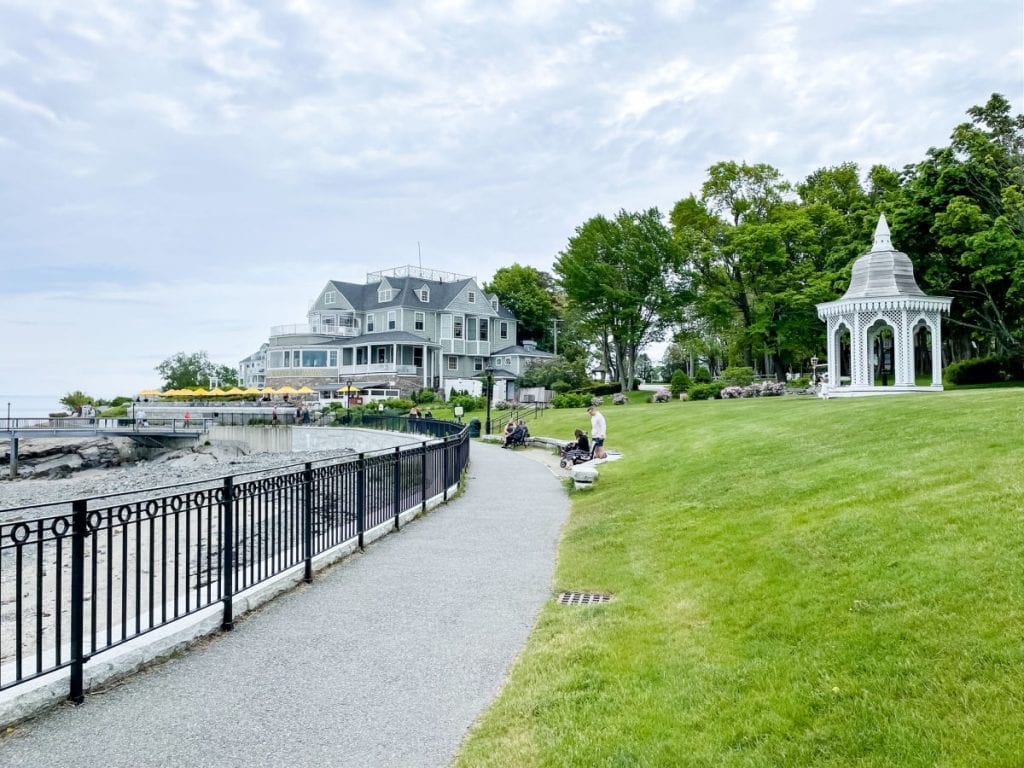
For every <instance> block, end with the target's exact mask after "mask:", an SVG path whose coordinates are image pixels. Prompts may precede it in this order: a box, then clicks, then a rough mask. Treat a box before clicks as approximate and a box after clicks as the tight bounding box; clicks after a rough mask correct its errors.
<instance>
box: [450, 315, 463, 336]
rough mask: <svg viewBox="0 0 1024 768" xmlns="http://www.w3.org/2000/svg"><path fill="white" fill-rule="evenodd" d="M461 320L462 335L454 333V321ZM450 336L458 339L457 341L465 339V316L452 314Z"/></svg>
mask: <svg viewBox="0 0 1024 768" xmlns="http://www.w3.org/2000/svg"><path fill="white" fill-rule="evenodd" d="M456 320H462V335H461V336H456V335H455V321H456ZM452 338H453V339H458V340H459V341H465V340H466V316H465V315H452Z"/></svg>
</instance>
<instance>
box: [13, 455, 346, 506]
mask: <svg viewBox="0 0 1024 768" xmlns="http://www.w3.org/2000/svg"><path fill="white" fill-rule="evenodd" d="M3 443H4V444H0V456H7V455H8V452H9V450H10V449H9V448H8V447H7V445H6V441H3ZM125 443H127V445H125ZM351 453H352V452H351V451H348V450H338V449H332V450H324V451H305V452H293V453H283V454H282V453H254V454H249V455H247V454H246V453H245V452H244V450H243V449H241V448H239V447H238V446H236V445H216V444H214V445H201V446H197V447H196V448H195V449H192V450H180V449H179V450H170V451H163V452H159V453H153V454H150V455H149V457H148V459H140V458H139V455H138V453H136V449H135V447H134V443H132V441H131V440H129V439H127V438H98V439H97V438H92V439H85V440H49V439H45V438H40V439H38V440H30V441H25V442H24V443H22V444H21V445H19V451H18V456H19V467H20V471H19V476H18V479H17V480H9V479H8V475H7V466H6V462H5V463H4V466H3V467H2V468H0V510H10V509H12V508H18V507H27V506H32V505H36V504H53V503H56V502H59V501H65V500H68V499H73V498H82V497H85V496H103V495H107V494H120V493H131V492H134V491H142V490H144V489H146V488H160V487H163V486H168V485H176V484H179V483H193V482H197V481H203V480H212V479H215V478H219V477H223V476H225V475H236V474H242V473H249V472H257V473H258V472H265V471H270V470H273V469H277V468H279V467H282V466H288V465H292V464H298V463H301V462H305V461H322V460H326V459H332V458H337V457H339V456H345V455H349V454H351ZM3 517H4V516H3V515H0V522H3Z"/></svg>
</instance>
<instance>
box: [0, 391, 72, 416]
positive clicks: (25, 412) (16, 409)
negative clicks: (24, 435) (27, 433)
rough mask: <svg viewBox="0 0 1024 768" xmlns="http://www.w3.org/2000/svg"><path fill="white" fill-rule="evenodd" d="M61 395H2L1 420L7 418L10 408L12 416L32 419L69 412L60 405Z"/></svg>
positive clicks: (0, 403)
mask: <svg viewBox="0 0 1024 768" xmlns="http://www.w3.org/2000/svg"><path fill="white" fill-rule="evenodd" d="M60 398H61V395H4V394H0V419H6V418H7V410H8V406H10V416H11V418H12V419H15V418H30V417H41V416H48V415H49V414H51V413H60V412H62V411H63V412H65V413H66V412H67V409H66V408H65V407H64V406H62V405H61V404H60Z"/></svg>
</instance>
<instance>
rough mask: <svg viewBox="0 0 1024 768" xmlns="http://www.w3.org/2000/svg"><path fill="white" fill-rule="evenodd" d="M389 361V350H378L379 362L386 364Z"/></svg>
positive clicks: (384, 348) (383, 348) (380, 348)
mask: <svg viewBox="0 0 1024 768" xmlns="http://www.w3.org/2000/svg"><path fill="white" fill-rule="evenodd" d="M387 361H388V350H387V348H386V347H378V348H377V362H378V363H386V362H387Z"/></svg>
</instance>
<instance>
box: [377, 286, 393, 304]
mask: <svg viewBox="0 0 1024 768" xmlns="http://www.w3.org/2000/svg"><path fill="white" fill-rule="evenodd" d="M392 293H393V291H392V290H391V289H390V288H381V289H380V290H379V291H377V301H378V302H380V303H381V304H383V303H384V302H385V301H391V294H392Z"/></svg>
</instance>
